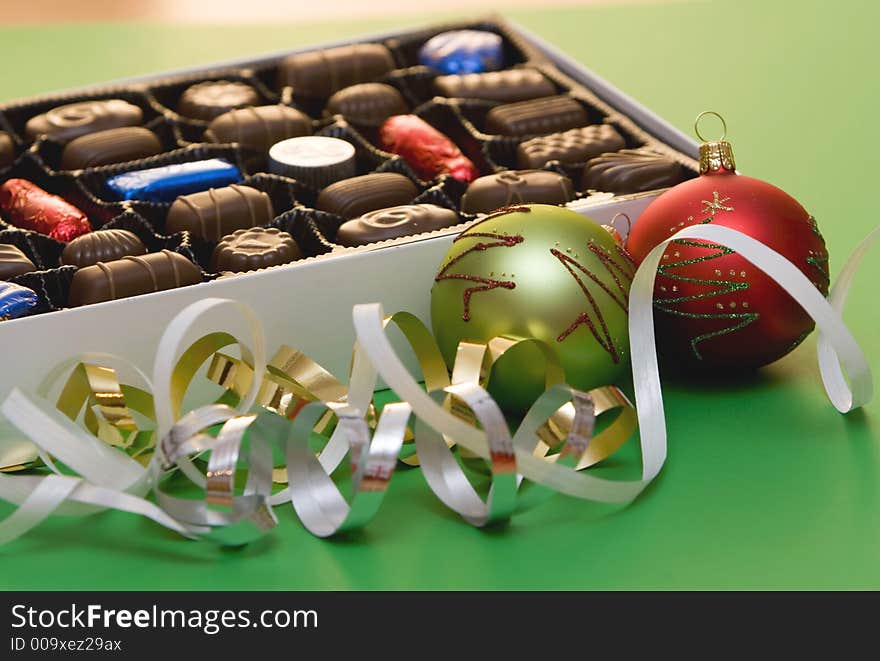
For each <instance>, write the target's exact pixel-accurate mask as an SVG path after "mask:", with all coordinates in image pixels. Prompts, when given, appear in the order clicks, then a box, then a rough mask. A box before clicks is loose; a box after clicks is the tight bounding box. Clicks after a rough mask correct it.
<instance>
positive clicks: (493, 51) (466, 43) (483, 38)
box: [419, 30, 504, 73]
mask: <svg viewBox="0 0 880 661" xmlns="http://www.w3.org/2000/svg"><path fill="white" fill-rule="evenodd" d="M419 62H420V63H421V64H423V65H425V66H426V67H431V68H432V69H434V70H436V71H439V72H440V73H480V72H482V71H494V70H495V69H500V68H501V67H503V66H504V43H503V41H502V40H501V35H498V34H495V33H494V32H488V31H486V30H450V31H449V32H441V33H440V34H438V35H436V36H434V37H431V38H430V39H428V41H426V42H425V44H424V45H423V46H422V47H421V48H420V49H419Z"/></svg>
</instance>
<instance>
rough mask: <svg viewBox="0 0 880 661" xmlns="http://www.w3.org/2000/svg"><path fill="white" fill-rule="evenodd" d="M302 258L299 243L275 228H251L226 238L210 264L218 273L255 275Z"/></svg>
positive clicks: (219, 244)
mask: <svg viewBox="0 0 880 661" xmlns="http://www.w3.org/2000/svg"><path fill="white" fill-rule="evenodd" d="M300 257H302V253H300V251H299V247H298V246H297V245H296V241H294V240H293V237H292V236H290V234H288V233H287V232H282V231H281V230H279V229H278V228H276V227H268V228H264V227H252V228H251V229H242V230H236V231H235V232H233V233H232V234H228V235H226V236H224V237H223V238H222V239H221V240H220V243H218V244H217V247H216V248H214V255H213V257H212V258H211V264H212V267H213V269H214V271H216V272H218V273H219V272H220V271H232V272H237V273H240V272H242V271H256V270H257V269H264V268H267V267H269V266H278V265H279V264H287V263H289V262H292V261H293V260H295V259H299V258H300Z"/></svg>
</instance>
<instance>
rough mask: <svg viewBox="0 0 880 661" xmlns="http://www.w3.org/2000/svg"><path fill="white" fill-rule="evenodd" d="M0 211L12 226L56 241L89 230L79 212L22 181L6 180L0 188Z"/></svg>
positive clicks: (70, 237)
mask: <svg viewBox="0 0 880 661" xmlns="http://www.w3.org/2000/svg"><path fill="white" fill-rule="evenodd" d="M0 209H2V210H3V213H4V214H5V216H6V220H8V221H9V222H11V223H12V224H13V225H15V226H17V227H21V228H22V229H26V230H31V231H34V232H39V233H40V234H45V235H46V236H49V237H51V238H53V239H55V240H56V241H63V242H65V243H67V242H68V241H71V240H73V239H75V238H76V237H78V236H80V235H81V234H85V233H86V232H91V231H92V226H91V224H90V223H89V219H88V217H87V216H86V215H85V214H84V213H83V212H82V211H80V210H79V209H77V208H76V207H75V206H73V205H72V204H71V203H70V202H68V201H67V200H65V199H63V198H61V197H58V196H57V195H52V194H51V193H48V192H46V191H44V190H43V189H42V188H40V187H39V186H37V185H36V184H33V183H31V182H30V181H27V180H26V179H10V180H8V181H7V182H5V183H4V184H3V185H2V186H0Z"/></svg>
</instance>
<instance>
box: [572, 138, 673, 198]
mask: <svg viewBox="0 0 880 661" xmlns="http://www.w3.org/2000/svg"><path fill="white" fill-rule="evenodd" d="M683 175H684V169H683V168H682V166H681V164H680V163H677V162H676V161H674V160H672V159H671V158H669V157H668V156H664V155H663V154H658V153H657V152H653V151H650V150H648V149H623V150H621V151H618V152H614V153H611V154H602V155H601V156H598V157H596V158H594V159H592V160H590V161H589V162H588V163H587V164H586V165H585V166H584V183H583V187H584V188H585V189H594V190H599V191H603V192H606V193H617V194H625V193H641V192H643V191H649V190H657V189H658V188H666V187H668V186H674V185H675V184H677V183H679V182H680V181H681V180H682V177H683Z"/></svg>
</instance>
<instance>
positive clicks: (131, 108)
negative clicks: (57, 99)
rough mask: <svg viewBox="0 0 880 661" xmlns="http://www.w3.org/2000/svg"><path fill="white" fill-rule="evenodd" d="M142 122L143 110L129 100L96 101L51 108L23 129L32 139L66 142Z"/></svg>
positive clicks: (29, 121)
mask: <svg viewBox="0 0 880 661" xmlns="http://www.w3.org/2000/svg"><path fill="white" fill-rule="evenodd" d="M143 120H144V111H143V110H141V109H140V108H139V107H138V106H136V105H134V104H132V103H129V102H128V101H123V100H122V99H98V100H95V101H79V102H78V103H68V104H67V105H63V106H58V107H57V108H52V109H51V110H49V111H48V112H44V113H43V114H42V115H37V116H36V117H31V118H30V119H29V120H28V122H27V124H25V127H24V130H25V133H27V136H28V138H30V139H31V140H34V139H36V138H37V137H38V136H40V135H48V136H51V137H53V138H55V139H56V140H62V141H67V140H72V139H73V138H76V137H79V136H81V135H85V134H86V133H94V132H95V131H104V130H106V129H115V128H119V127H121V126H137V125H138V124H140V123H141V122H143Z"/></svg>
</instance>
